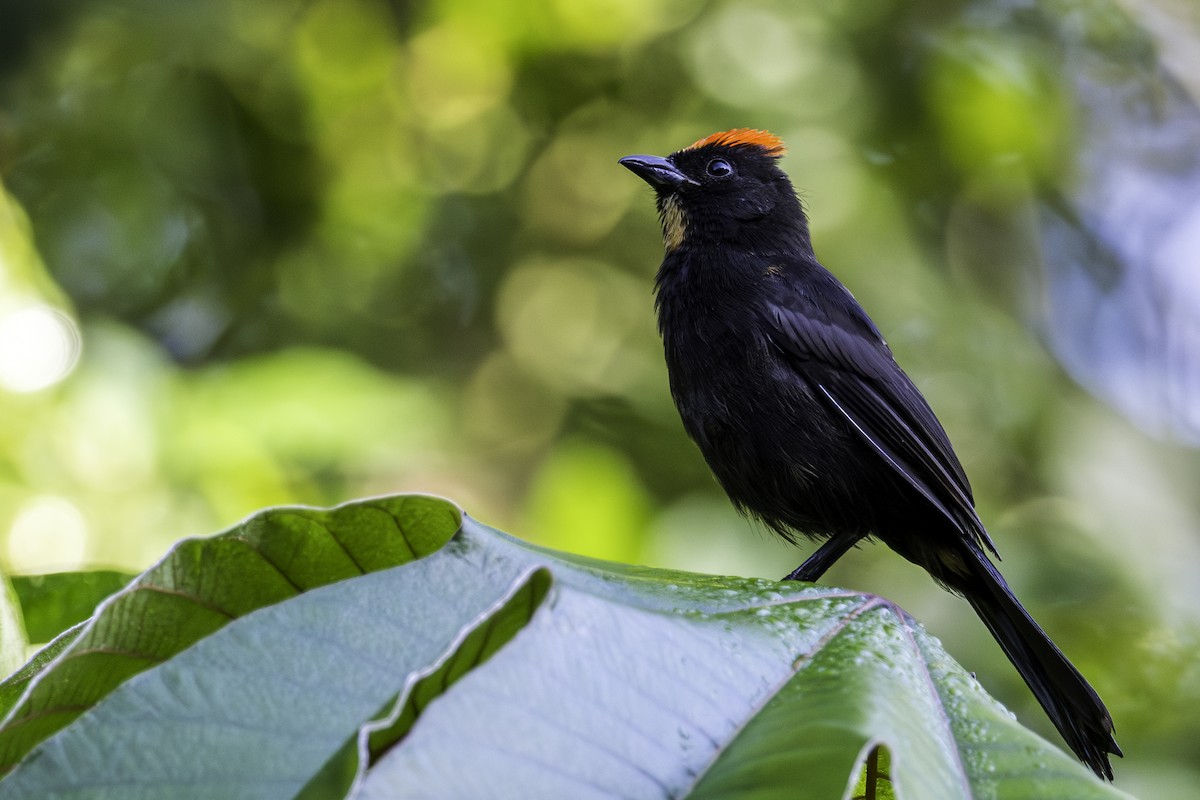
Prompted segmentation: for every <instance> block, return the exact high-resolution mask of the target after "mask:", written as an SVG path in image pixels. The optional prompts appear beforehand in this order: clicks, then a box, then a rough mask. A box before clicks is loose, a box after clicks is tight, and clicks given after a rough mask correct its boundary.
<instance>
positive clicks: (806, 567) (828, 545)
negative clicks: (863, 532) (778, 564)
mask: <svg viewBox="0 0 1200 800" xmlns="http://www.w3.org/2000/svg"><path fill="white" fill-rule="evenodd" d="M861 538H863V537H862V536H860V535H858V534H854V533H849V534H845V533H844V534H839V535H837V536H832V537H830V538H829V539H828V540H827V541H826V542H825V544H823V545H821V546H820V547H819V548H817V552H815V553H813V554H812V555H811V556H809V557H808V560H806V561H805V562H804V563H803V564H801V565H800V566H798V567H796V568H795V569H794V570H792V571H791V572H789V573H788V574H787V577H785V578H784V580H785V581H808V582H810V583H812V582H815V581H817V580H820V578H821V576H822V575H824V574H825V570H827V569H829V568H830V567H832V566H833V562H835V561H837V560H838V559H839V558H841V557H842V556H844V555H845V554H846V551H847V550H849V549H850V548H851V547H854V545H855V544H857V543H858V540H859V539H861Z"/></svg>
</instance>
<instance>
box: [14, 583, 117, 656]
mask: <svg viewBox="0 0 1200 800" xmlns="http://www.w3.org/2000/svg"><path fill="white" fill-rule="evenodd" d="M9 580H10V581H11V582H12V587H13V591H14V592H16V595H17V599H18V600H19V601H20V604H21V610H22V611H23V612H24V618H25V631H26V633H27V635H28V636H29V641H31V642H48V641H50V640H51V639H53V638H54V637H56V636H58V635H59V634H60V633H62V632H63V631H65V630H67V629H68V628H71V627H74V626H75V625H78V624H79V623H80V622H83V621H84V620H86V619H87V618H88V617H90V616H91V615H92V613H93V612H94V611H95V610H96V606H98V605H99V604H100V601H102V600H103V599H104V598H106V597H108V596H109V595H111V594H114V593H116V592H118V591H120V590H121V589H122V588H124V587H125V585H126V584H128V583H129V582H130V581H131V580H133V576H132V575H126V574H125V573H123V572H116V571H114V570H95V571H93V572H57V573H54V574H51V575H12V576H10V577H9Z"/></svg>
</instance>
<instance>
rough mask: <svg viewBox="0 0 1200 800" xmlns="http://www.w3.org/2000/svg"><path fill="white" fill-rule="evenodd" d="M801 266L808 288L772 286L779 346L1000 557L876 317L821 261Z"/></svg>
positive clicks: (885, 454) (882, 451) (772, 325)
mask: <svg viewBox="0 0 1200 800" xmlns="http://www.w3.org/2000/svg"><path fill="white" fill-rule="evenodd" d="M800 269H801V270H802V271H803V272H805V273H807V274H806V275H805V276H804V277H805V278H806V279H807V280H805V281H804V282H803V285H804V286H806V287H811V290H810V291H808V292H803V293H802V292H801V291H799V290H797V289H795V288H794V287H795V286H796V284H795V283H793V282H792V281H789V280H786V279H783V280H779V281H775V282H773V284H772V286H771V289H770V295H769V297H770V299H769V300H768V302H767V320H766V321H767V324H768V329H769V330H771V332H772V340H773V341H774V343H775V345H776V347H778V348H779V350H780V351H781V352H782V353H784V354H785V356H786V357H787V358H788V359H790V360H792V361H793V362H794V364H795V367H796V371H797V372H798V373H799V374H800V375H802V376H803V377H804V378H806V379H807V380H808V381H809V382H810V383H811V384H812V385H813V388H814V390H815V392H816V393H817V394H818V395H819V396H821V397H823V398H824V399H825V400H826V401H827V402H828V404H829V406H830V408H831V410H833V411H834V412H835V413H837V414H840V415H842V416H843V417H845V418H846V420H847V421H849V423H850V424H851V426H853V428H854V430H855V431H857V432H858V434H859V435H860V436H861V437H862V438H863V441H864V442H866V443H867V444H868V445H869V446H870V447H871V448H872V449H873V450H874V451H875V452H876V453H878V454H879V456H880V458H882V459H883V460H884V461H886V462H887V463H888V464H889V465H890V466H891V467H892V469H894V470H895V471H896V473H897V474H898V475H899V476H900V477H901V478H903V479H904V481H906V482H907V483H908V484H909V485H911V486H912V487H913V488H914V489H916V490H917V491H918V492H920V493H921V494H922V495H923V496H924V497H925V498H926V499H927V500H929V502H930V503H931V504H933V506H934V507H935V508H937V509H938V510H939V511H941V513H942V514H944V515H945V516H946V518H947V519H948V520H950V521H952V522H953V523H954V524H955V525H956V526H957V527H958V528H959V529H960V530H962V531H963V533H965V534H968V535H970V536H971V537H972V538H974V539H975V540H976V541H977V542H978V543H979V544H980V546H982V547H986V548H987V549H988V550H989V551H991V553H992V554H993V555H997V557H999V556H998V554H997V553H996V548H995V546H994V545H993V544H992V541H991V539H990V538H989V537H988V535H987V531H985V530H984V528H983V525H982V524H981V523H980V521H979V517H978V516H977V515H976V513H975V502H974V498H973V497H972V494H971V485H970V483H969V482H968V481H967V476H966V473H965V472H964V471H963V468H962V464H960V463H959V461H958V456H956V455H955V454H954V449H953V447H951V445H950V439H949V438H948V437H947V436H946V432H945V431H944V430H943V429H942V425H941V423H940V422H938V419H937V417H936V416H935V415H934V413H933V410H932V409H931V408H930V407H929V403H927V402H926V400H925V398H924V396H922V394H921V392H920V391H919V390H918V389H917V387H916V386H915V385H913V382H912V380H910V379H909V377H908V375H906V374H905V373H904V371H903V370H902V369H900V367H899V365H897V364H896V361H895V359H893V358H892V353H891V351H890V350H889V349H888V346H887V344H886V343H885V342H884V341H883V337H882V336H881V335H880V334H879V331H878V329H877V328H876V327H875V324H874V323H873V322H871V319H870V317H868V316H867V314H866V312H865V311H863V310H862V307H861V306H859V305H858V303H857V302H856V301H855V300H854V298H853V297H852V296H851V294H850V292H849V291H848V290H847V289H846V288H845V287H844V286H842V284H841V283H840V282H838V280H837V279H836V278H834V277H833V276H832V275H831V274H829V273H828V272H827V271H826V270H825V269H824V268H823V267H821V266H820V265H818V264H815V263H810V264H804V265H801V266H800Z"/></svg>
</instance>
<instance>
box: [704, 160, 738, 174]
mask: <svg viewBox="0 0 1200 800" xmlns="http://www.w3.org/2000/svg"><path fill="white" fill-rule="evenodd" d="M705 170H706V171H707V172H708V174H709V175H711V176H712V177H714V178H728V177H729V176H730V175H732V174H733V165H732V164H730V163H729V162H728V161H726V160H725V159H723V158H714V159H713V160H712V161H710V162H708V166H707V167H705Z"/></svg>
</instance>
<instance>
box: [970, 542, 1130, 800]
mask: <svg viewBox="0 0 1200 800" xmlns="http://www.w3.org/2000/svg"><path fill="white" fill-rule="evenodd" d="M971 550H972V551H973V555H974V556H975V558H974V559H972V561H973V563H971V564H970V565H969V571H970V572H971V573H973V574H971V575H970V577H969V578H966V579H965V580H964V579H959V580H954V579H951V580H949V581H947V583H949V584H950V585H951V586H952V588H954V589H955V590H956V591H959V592H961V593H962V594H963V596H964V597H965V598H966V599H967V602H969V603H970V604H971V607H972V608H974V609H975V613H977V614H978V615H979V618H980V619H982V620H983V623H984V624H985V625H987V627H988V630H990V631H991V633H992V636H993V637H995V639H996V641H997V642H998V643H999V645H1000V647H1001V649H1002V650H1004V653H1005V655H1007V656H1008V660H1009V661H1011V662H1012V663H1013V666H1014V667H1016V668H1017V672H1019V673H1020V674H1021V677H1022V678H1023V679H1024V680H1025V683H1026V684H1027V685H1028V686H1029V689H1030V690H1031V691H1032V692H1033V695H1034V697H1036V698H1037V700H1038V702H1039V703H1040V704H1041V706H1042V708H1043V709H1044V710H1045V712H1046V715H1047V716H1048V717H1049V718H1050V721H1051V722H1053V723H1054V727H1056V728H1058V731H1059V733H1061V734H1062V737H1063V739H1064V740H1065V741H1066V743H1067V745H1068V746H1070V748H1071V750H1073V751H1074V752H1075V755H1076V756H1078V757H1079V759H1080V760H1081V761H1083V763H1085V764H1087V765H1088V766H1089V767H1091V768H1092V771H1094V772H1095V773H1096V774H1097V775H1099V776H1100V777H1102V778H1106V779H1108V780H1110V781H1111V780H1112V778H1113V773H1112V764H1111V763H1110V762H1109V758H1108V756H1109V754H1110V753H1112V754H1113V755H1117V756H1120V755H1122V753H1121V748H1120V747H1118V746H1117V742H1116V740H1115V739H1114V738H1113V722H1112V717H1111V716H1110V715H1109V713H1108V709H1107V708H1105V707H1104V703H1103V701H1101V700H1100V697H1099V695H1097V694H1096V690H1095V689H1093V688H1092V687H1091V685H1090V684H1089V683H1088V682H1087V681H1086V680H1085V679H1084V677H1083V676H1082V675H1080V674H1079V670H1077V669H1075V665H1073V664H1072V663H1071V662H1070V661H1068V660H1067V657H1066V656H1065V655H1063V653H1062V651H1061V650H1059V649H1058V647H1057V646H1056V645H1055V644H1054V642H1052V641H1051V640H1050V637H1049V636H1047V635H1046V633H1045V632H1044V631H1043V630H1042V629H1041V627H1040V626H1039V625H1038V624H1037V623H1036V622H1035V621H1034V620H1033V617H1031V616H1030V615H1029V612H1028V611H1026V610H1025V608H1024V607H1023V606H1022V605H1021V603H1020V602H1019V601H1018V600H1017V598H1016V597H1015V596H1014V595H1013V593H1012V591H1011V590H1010V589H1009V588H1008V584H1007V583H1006V582H1005V581H1004V577H1003V576H1002V575H1001V574H1000V572H999V570H997V569H996V568H995V566H993V565H992V563H991V561H989V560H988V558H987V556H985V555H984V554H983V553H982V552H978V551H976V550H975V548H971ZM972 567H973V569H972Z"/></svg>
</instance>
